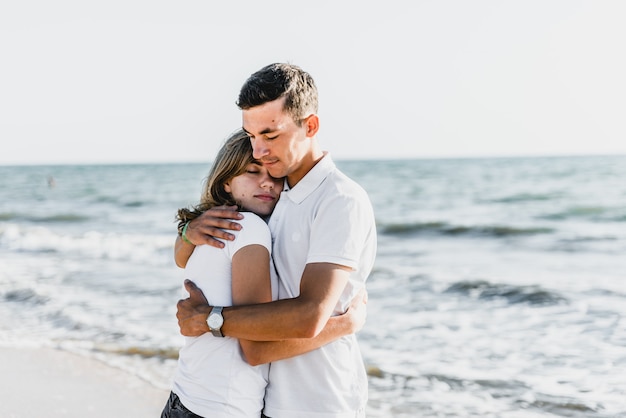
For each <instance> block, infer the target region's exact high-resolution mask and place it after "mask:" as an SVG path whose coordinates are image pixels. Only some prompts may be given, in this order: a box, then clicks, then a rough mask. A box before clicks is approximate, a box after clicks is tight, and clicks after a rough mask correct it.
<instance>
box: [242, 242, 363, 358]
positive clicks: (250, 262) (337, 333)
mask: <svg viewBox="0 0 626 418" xmlns="http://www.w3.org/2000/svg"><path fill="white" fill-rule="evenodd" d="M269 272H270V257H269V251H268V250H267V249H266V248H265V247H263V246H261V245H248V246H246V247H243V248H241V249H240V250H239V251H237V252H236V253H235V255H234V256H233V259H232V292H233V305H251V304H257V303H265V302H271V300H272V294H271V281H270V273H269ZM366 303H367V295H366V293H365V291H362V292H361V293H359V295H358V296H357V297H355V298H354V299H353V301H352V303H351V304H350V307H349V309H348V311H347V312H346V313H345V314H344V315H340V316H336V317H331V318H330V319H329V320H328V322H327V323H326V326H325V327H324V329H323V330H322V332H320V333H319V334H318V335H317V336H316V337H314V338H301V339H290V340H283V341H249V340H241V339H240V340H239V344H240V345H241V348H242V351H243V353H244V356H245V359H246V361H247V362H248V363H249V364H251V365H258V364H264V363H269V362H271V361H276V360H282V359H285V358H289V357H294V356H297V355H300V354H304V353H307V352H309V351H312V350H315V349H317V348H319V347H321V346H323V345H326V344H328V343H330V342H332V341H334V340H336V339H338V338H340V337H342V336H344V335H349V334H353V333H355V332H356V331H358V330H360V329H361V327H362V326H363V324H364V323H365V316H366V309H365V304H366Z"/></svg>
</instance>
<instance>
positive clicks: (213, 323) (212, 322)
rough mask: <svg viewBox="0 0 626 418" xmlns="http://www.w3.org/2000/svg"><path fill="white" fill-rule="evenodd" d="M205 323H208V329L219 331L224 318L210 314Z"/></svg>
mask: <svg viewBox="0 0 626 418" xmlns="http://www.w3.org/2000/svg"><path fill="white" fill-rule="evenodd" d="M207 322H208V323H209V328H211V329H220V328H221V327H222V324H223V323H224V318H222V315H219V314H211V315H209V320H208V321H207Z"/></svg>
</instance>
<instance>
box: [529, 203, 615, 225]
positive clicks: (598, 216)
mask: <svg viewBox="0 0 626 418" xmlns="http://www.w3.org/2000/svg"><path fill="white" fill-rule="evenodd" d="M538 218H539V219H547V220H551V221H564V220H570V219H582V220H587V221H591V222H626V212H624V208H623V207H618V208H614V207H606V206H571V207H569V208H566V209H565V210H562V211H559V212H554V213H548V214H544V215H540V216H538Z"/></svg>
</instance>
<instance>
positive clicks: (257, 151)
mask: <svg viewBox="0 0 626 418" xmlns="http://www.w3.org/2000/svg"><path fill="white" fill-rule="evenodd" d="M250 144H252V158H254V159H255V160H260V159H261V158H263V157H265V156H266V155H267V154H269V149H268V148H267V145H266V144H265V141H263V140H262V139H256V138H250Z"/></svg>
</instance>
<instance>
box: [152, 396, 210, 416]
mask: <svg viewBox="0 0 626 418" xmlns="http://www.w3.org/2000/svg"><path fill="white" fill-rule="evenodd" d="M161 418H202V417H201V416H200V415H197V414H194V413H193V412H191V411H190V410H189V409H187V408H185V405H183V404H182V402H181V401H180V399H178V396H177V395H176V394H175V393H174V392H170V397H169V399H168V400H167V403H166V404H165V408H163V412H161Z"/></svg>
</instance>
